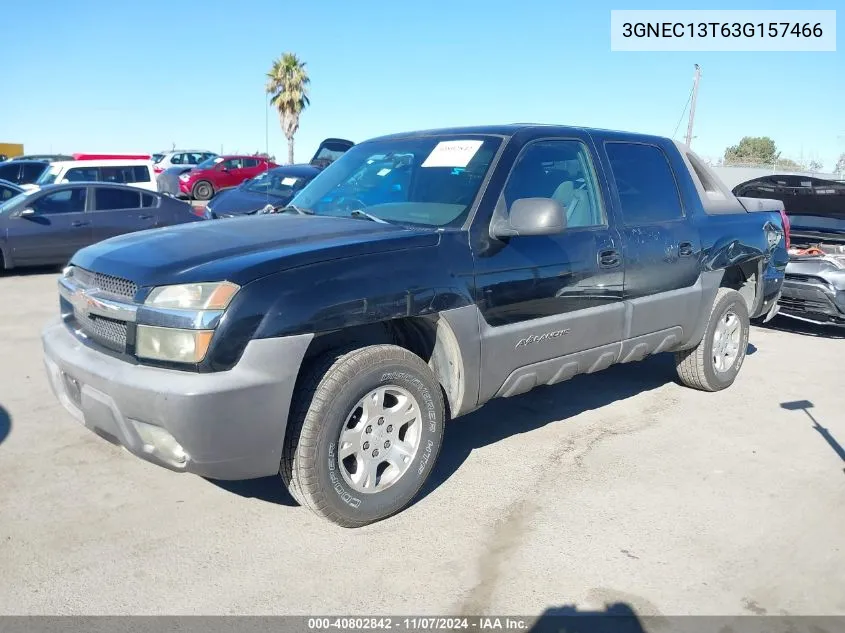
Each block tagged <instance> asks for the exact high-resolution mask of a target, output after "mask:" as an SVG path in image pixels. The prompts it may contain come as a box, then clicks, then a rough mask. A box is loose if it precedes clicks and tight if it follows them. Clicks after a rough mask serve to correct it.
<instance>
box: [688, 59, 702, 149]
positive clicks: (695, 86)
mask: <svg viewBox="0 0 845 633" xmlns="http://www.w3.org/2000/svg"><path fill="white" fill-rule="evenodd" d="M699 79H701V66H699V65H698V64H696V65H695V77H694V78H693V84H692V101H690V106H689V124H687V147H689V146H690V145H691V143H692V123H693V121H694V120H695V102H696V101H697V100H698V81H699Z"/></svg>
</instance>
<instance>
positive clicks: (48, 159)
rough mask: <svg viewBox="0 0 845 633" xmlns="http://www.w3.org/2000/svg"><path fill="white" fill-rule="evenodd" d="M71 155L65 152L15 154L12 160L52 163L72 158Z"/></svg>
mask: <svg viewBox="0 0 845 633" xmlns="http://www.w3.org/2000/svg"><path fill="white" fill-rule="evenodd" d="M73 159H74V157H73V156H68V155H67V154H24V155H23V156H15V157H14V158H13V159H12V160H14V161H20V160H40V161H41V162H42V163H54V162H57V161H60V160H73Z"/></svg>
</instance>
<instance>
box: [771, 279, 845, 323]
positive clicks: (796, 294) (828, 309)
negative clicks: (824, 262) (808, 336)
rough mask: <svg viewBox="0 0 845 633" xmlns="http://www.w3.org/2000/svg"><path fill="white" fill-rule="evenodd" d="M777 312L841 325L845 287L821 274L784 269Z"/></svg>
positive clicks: (844, 311)
mask: <svg viewBox="0 0 845 633" xmlns="http://www.w3.org/2000/svg"><path fill="white" fill-rule="evenodd" d="M779 305H780V313H781V314H783V315H784V316H790V317H794V318H797V319H802V320H804V321H811V322H813V323H820V324H833V325H845V290H839V289H837V288H836V287H835V286H834V285H833V284H831V283H829V282H828V281H827V280H825V279H823V278H822V277H817V276H814V275H804V274H790V273H787V275H786V280H785V281H784V283H783V291H782V293H781V297H780V300H779Z"/></svg>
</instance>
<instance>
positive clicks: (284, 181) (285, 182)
mask: <svg viewBox="0 0 845 633" xmlns="http://www.w3.org/2000/svg"><path fill="white" fill-rule="evenodd" d="M297 180H298V179H297V178H282V185H283V186H285V187H293V186H294V185H295V184H296V181H297Z"/></svg>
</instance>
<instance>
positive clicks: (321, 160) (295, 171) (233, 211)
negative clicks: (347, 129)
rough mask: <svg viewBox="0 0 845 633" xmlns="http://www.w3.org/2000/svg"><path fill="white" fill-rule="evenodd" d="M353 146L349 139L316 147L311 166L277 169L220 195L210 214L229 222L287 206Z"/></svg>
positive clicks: (210, 206) (290, 166) (213, 202)
mask: <svg viewBox="0 0 845 633" xmlns="http://www.w3.org/2000/svg"><path fill="white" fill-rule="evenodd" d="M354 145H355V143H353V142H352V141H348V140H346V139H342V138H327V139H325V140H324V141H323V142H322V143H320V145H319V147H317V151H316V152H315V153H314V156H312V157H311V161H310V162H308V163H306V164H298V165H284V166H282V167H275V168H274V169H271V170H270V171H268V172H265V173H264V174H260V175H259V176H256V177H255V178H253V179H251V180H247V181H246V182H244V183H243V184H242V185H240V186H239V187H236V188H234V189H230V190H228V191H224V192H221V193H219V194H217V195H216V196H214V198H212V199H211V200H210V201H209V203H208V206H207V208H208V210H209V213H210V214H211V217H213V218H226V217H235V216H238V215H249V214H253V213H255V212H257V211H259V210H261V209H263V208H264V207H266V206H268V205H270V206H272V207H281V206H284V205H285V204H287V203H288V202H289V201H290V199H291V198H293V196H295V195H296V194H297V193H298V192H299V190H300V189H302V188H303V187H304V186H305V185H307V184H308V183H309V182H311V180H312V179H313V178H314V177H315V176H317V175H318V174H319V173H320V172H321V171H323V169H325V168H326V167H328V166H329V165H331V164H332V163H333V162H334V161H336V160H337V159H338V158H340V157H341V156H342V155H343V154H345V153H346V152H347V151H348V150H349V149H350V148H351V147H353V146H354Z"/></svg>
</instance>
